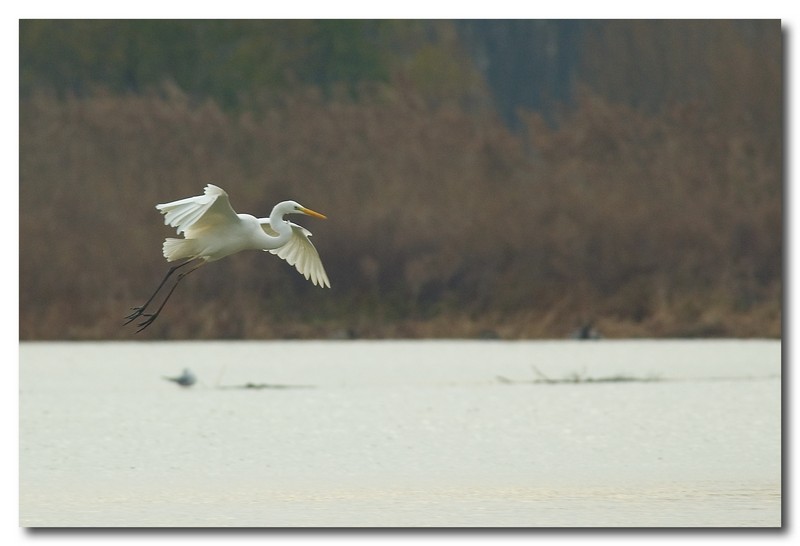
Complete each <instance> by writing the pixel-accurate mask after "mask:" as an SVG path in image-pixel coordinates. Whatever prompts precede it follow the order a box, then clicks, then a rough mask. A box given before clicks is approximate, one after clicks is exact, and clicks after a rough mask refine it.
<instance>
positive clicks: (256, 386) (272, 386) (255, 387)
mask: <svg viewBox="0 0 800 546" xmlns="http://www.w3.org/2000/svg"><path fill="white" fill-rule="evenodd" d="M217 388H219V389H251V390H262V389H313V388H314V386H313V385H276V384H272V383H245V384H244V385H226V386H220V387H217Z"/></svg>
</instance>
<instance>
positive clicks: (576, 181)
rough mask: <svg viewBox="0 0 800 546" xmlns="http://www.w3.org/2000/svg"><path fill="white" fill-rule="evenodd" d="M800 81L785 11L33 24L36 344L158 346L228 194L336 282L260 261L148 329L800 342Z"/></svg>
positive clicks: (237, 262)
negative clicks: (285, 210) (795, 169)
mask: <svg viewBox="0 0 800 546" xmlns="http://www.w3.org/2000/svg"><path fill="white" fill-rule="evenodd" d="M514 51H516V52H517V53H515V54H512V53H510V52H514ZM782 89H783V75H782V36H781V29H780V26H779V22H777V21H704V22H698V21H669V22H667V21H607V22H598V21H571V22H565V21H553V22H548V21H502V20H501V21H367V20H362V21H313V20H307V21H77V20H75V21H22V22H21V25H20V94H21V99H20V248H21V255H20V279H21V280H20V337H21V338H22V339H125V338H133V337H134V334H133V331H134V330H131V329H125V328H122V327H121V324H122V317H123V316H124V315H125V314H127V310H128V308H129V307H131V306H133V305H137V304H139V303H141V302H142V301H143V300H144V299H145V298H146V297H147V295H149V293H150V291H151V290H152V289H153V288H155V285H156V284H157V283H158V281H159V279H160V277H161V275H163V273H164V271H165V270H166V264H165V262H164V261H163V258H162V256H161V248H160V247H161V241H162V240H163V238H164V237H165V236H174V233H171V232H170V229H168V228H166V227H165V226H163V224H162V220H161V217H160V216H159V215H158V214H157V212H156V211H155V209H154V208H153V207H154V205H155V204H156V203H160V202H166V201H170V200H174V199H179V198H182V197H186V196H190V195H197V194H199V193H201V192H202V188H203V186H204V185H205V184H206V183H209V182H211V183H215V184H218V185H220V186H222V187H223V188H225V189H226V190H227V191H228V192H229V194H230V196H231V201H232V204H233V206H234V208H235V209H236V210H237V211H239V212H249V213H253V214H256V215H258V216H266V215H267V214H268V213H269V211H270V209H271V207H272V205H273V204H275V203H276V202H278V201H280V200H282V199H288V198H293V199H297V200H299V201H301V202H302V203H304V204H306V205H307V206H310V207H311V208H314V209H316V210H320V211H322V212H324V213H325V214H327V215H328V217H329V218H330V219H329V220H328V221H327V222H320V221H317V220H314V219H309V218H305V219H301V223H303V225H305V226H306V227H308V228H309V229H310V230H311V231H312V232H314V233H315V235H314V242H315V244H316V246H317V248H318V250H319V252H320V254H321V256H322V259H323V262H324V264H325V267H326V269H327V271H328V273H329V276H330V278H331V282H332V285H333V288H332V289H331V290H321V289H319V288H317V287H313V286H311V285H310V283H308V282H307V281H305V280H304V279H303V278H302V277H301V276H300V275H298V274H297V273H296V272H294V270H293V269H291V268H290V267H289V266H287V265H286V264H285V263H283V262H281V261H280V260H277V259H276V258H275V257H272V256H269V255H265V254H263V253H255V252H254V253H243V254H241V255H237V256H235V257H232V258H228V259H226V260H223V261H221V262H217V263H215V264H213V266H209V267H208V268H204V269H203V270H202V272H200V273H198V274H197V275H196V276H195V275H193V276H192V277H190V278H188V279H187V280H186V281H185V283H184V284H183V286H181V288H180V289H179V291H178V292H177V293H176V295H175V297H174V298H173V299H172V300H171V301H170V303H169V305H168V306H167V308H166V310H165V312H164V314H163V315H162V317H161V318H160V319H159V320H158V321H157V322H156V323H155V324H154V325H153V326H152V327H151V328H150V329H148V330H146V332H145V333H143V334H140V335H139V337H142V336H144V337H145V338H148V339H149V338H170V339H175V338H189V339H198V338H281V337H342V336H358V337H475V336H500V337H504V338H529V337H564V336H566V335H567V334H568V333H569V331H570V330H571V329H572V328H574V327H576V326H578V325H580V324H582V323H586V322H590V321H591V322H593V324H594V326H595V327H596V328H597V329H599V330H600V331H601V332H602V333H603V334H605V335H607V336H609V337H622V336H653V337H660V336H770V337H779V336H780V334H781V324H782V318H781V317H782V314H781V298H782V265H783V262H782V196H783V188H782V160H783V159H782V146H783V140H782V136H783V129H782V119H783V110H782Z"/></svg>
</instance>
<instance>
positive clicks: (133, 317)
mask: <svg viewBox="0 0 800 546" xmlns="http://www.w3.org/2000/svg"><path fill="white" fill-rule="evenodd" d="M193 260H194V258H192V259H191V260H186V261H185V262H183V263H180V264H178V265H174V266H172V267H170V268H169V271H167V274H166V275H164V278H163V279H162V281H161V284H159V285H158V288H156V291H155V292H153V295H152V296H150V299H148V300H147V301H146V302H144V305H142V306H141V307H132V308H131V309H133V313H131V314H130V315H128V316H127V317H125V318H126V319H128V320H127V321H125V324H130V323H131V322H133V321H134V320H136V319H137V318H139V317H140V316H142V314H143V313H144V310H145V309H147V306H148V305H150V303H152V301H153V300H154V299H155V297H156V294H158V292H159V290H161V288H162V287H163V286H164V284H165V283H166V282H167V279H169V278H170V277H171V276H172V274H173V273H175V272H176V271H177V270H178V269H180V268H181V267H183V266H184V265H186V264H188V263H191V262H192V261H193ZM201 263H202V262H201Z"/></svg>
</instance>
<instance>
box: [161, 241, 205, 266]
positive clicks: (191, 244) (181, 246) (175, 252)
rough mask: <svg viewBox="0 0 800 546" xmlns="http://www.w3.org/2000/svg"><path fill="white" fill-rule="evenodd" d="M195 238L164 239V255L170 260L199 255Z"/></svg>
mask: <svg viewBox="0 0 800 546" xmlns="http://www.w3.org/2000/svg"><path fill="white" fill-rule="evenodd" d="M196 243H197V241H196V240H195V239H172V238H167V239H164V257H165V258H166V259H167V261H168V262H174V261H175V260H183V259H186V258H195V257H197V244H196Z"/></svg>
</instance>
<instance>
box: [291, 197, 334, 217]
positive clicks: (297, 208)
mask: <svg viewBox="0 0 800 546" xmlns="http://www.w3.org/2000/svg"><path fill="white" fill-rule="evenodd" d="M284 203H285V204H286V210H285V212H284V214H306V215H308V216H313V217H314V218H321V219H323V220H326V219H327V218H328V217H327V216H325V215H324V214H320V213H319V212H317V211H315V210H311V209H309V208H306V207H304V206H303V205H301V204H300V203H298V202H297V201H285V202H284ZM284 203H282V204H284Z"/></svg>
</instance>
